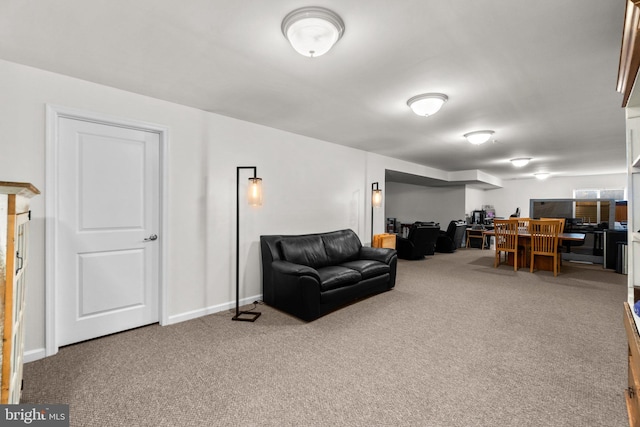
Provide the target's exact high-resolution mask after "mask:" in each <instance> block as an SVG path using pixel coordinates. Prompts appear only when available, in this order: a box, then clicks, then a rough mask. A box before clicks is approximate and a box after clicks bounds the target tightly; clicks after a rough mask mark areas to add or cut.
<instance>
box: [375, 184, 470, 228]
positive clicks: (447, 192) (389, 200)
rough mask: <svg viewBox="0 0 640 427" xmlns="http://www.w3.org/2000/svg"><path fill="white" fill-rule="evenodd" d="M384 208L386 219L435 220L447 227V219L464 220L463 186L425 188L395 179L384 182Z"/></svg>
mask: <svg viewBox="0 0 640 427" xmlns="http://www.w3.org/2000/svg"><path fill="white" fill-rule="evenodd" d="M386 189H387V191H386V195H387V197H386V202H385V209H386V214H387V216H388V217H389V218H396V219H397V220H398V221H400V222H403V223H412V222H414V221H434V222H438V223H440V228H441V229H444V230H446V228H447V226H448V225H449V221H451V220H454V219H464V215H465V189H464V186H462V185H461V186H456V187H424V186H420V185H412V184H403V183H398V182H387V183H386Z"/></svg>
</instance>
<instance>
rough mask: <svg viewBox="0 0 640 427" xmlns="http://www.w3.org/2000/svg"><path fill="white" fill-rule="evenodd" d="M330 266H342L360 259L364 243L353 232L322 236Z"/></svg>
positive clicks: (343, 231)
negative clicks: (344, 263)
mask: <svg viewBox="0 0 640 427" xmlns="http://www.w3.org/2000/svg"><path fill="white" fill-rule="evenodd" d="M322 241H323V242H324V247H325V250H326V252H327V256H328V257H329V263H330V264H342V263H343V262H346V261H352V260H355V259H358V258H359V257H360V248H361V247H362V243H360V239H359V238H358V235H357V234H356V233H355V232H353V230H341V231H334V232H331V233H326V234H323V235H322Z"/></svg>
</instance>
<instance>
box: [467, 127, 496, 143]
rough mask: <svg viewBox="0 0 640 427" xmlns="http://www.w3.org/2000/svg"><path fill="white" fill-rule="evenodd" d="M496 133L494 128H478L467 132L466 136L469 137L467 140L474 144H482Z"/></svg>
mask: <svg viewBox="0 0 640 427" xmlns="http://www.w3.org/2000/svg"><path fill="white" fill-rule="evenodd" d="M494 133H495V132H493V131H492V130H476V131H473V132H469V133H465V134H464V137H465V138H467V141H469V142H470V143H472V144H473V145H480V144H484V143H485V142H487V141H488V140H489V139H490V138H491V135H493V134H494Z"/></svg>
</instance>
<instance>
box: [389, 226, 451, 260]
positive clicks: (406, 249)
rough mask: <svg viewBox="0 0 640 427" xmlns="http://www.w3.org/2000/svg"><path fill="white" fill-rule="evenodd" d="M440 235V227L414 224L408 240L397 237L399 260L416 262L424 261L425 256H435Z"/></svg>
mask: <svg viewBox="0 0 640 427" xmlns="http://www.w3.org/2000/svg"><path fill="white" fill-rule="evenodd" d="M439 234H440V227H439V226H435V225H419V224H413V225H412V226H411V228H410V229H409V235H408V236H407V238H404V237H400V236H397V237H396V250H397V251H398V258H401V259H411V260H415V259H422V258H424V256H425V255H433V254H434V253H435V249H436V241H437V240H438V235H439Z"/></svg>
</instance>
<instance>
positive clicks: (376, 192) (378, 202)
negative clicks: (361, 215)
mask: <svg viewBox="0 0 640 427" xmlns="http://www.w3.org/2000/svg"><path fill="white" fill-rule="evenodd" d="M380 206H382V190H380V189H379V188H378V183H377V182H374V183H373V184H371V247H373V209H374V208H379V207H380Z"/></svg>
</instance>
